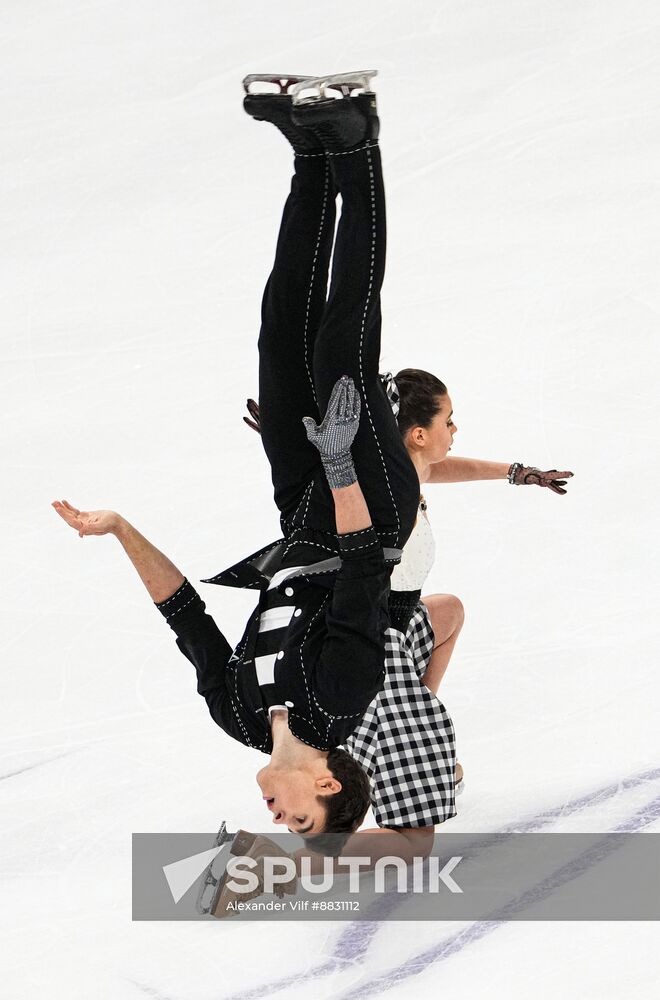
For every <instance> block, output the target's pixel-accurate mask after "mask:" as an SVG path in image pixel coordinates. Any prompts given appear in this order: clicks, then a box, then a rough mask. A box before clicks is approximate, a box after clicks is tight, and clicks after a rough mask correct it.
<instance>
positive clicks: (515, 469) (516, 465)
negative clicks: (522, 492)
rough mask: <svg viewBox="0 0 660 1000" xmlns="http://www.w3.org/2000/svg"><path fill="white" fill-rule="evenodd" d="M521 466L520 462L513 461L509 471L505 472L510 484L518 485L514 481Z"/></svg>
mask: <svg viewBox="0 0 660 1000" xmlns="http://www.w3.org/2000/svg"><path fill="white" fill-rule="evenodd" d="M522 467H523V466H522V462H513V463H512V464H511V465H510V466H509V471H508V473H507V479H508V480H509V482H510V483H511V485H512V486H519V485H520V484H519V483H516V476H517V475H518V472H519V470H520V469H522Z"/></svg>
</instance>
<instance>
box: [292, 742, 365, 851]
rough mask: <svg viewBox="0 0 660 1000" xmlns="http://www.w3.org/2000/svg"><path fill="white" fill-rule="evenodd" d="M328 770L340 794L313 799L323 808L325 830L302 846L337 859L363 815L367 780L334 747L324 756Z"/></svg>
mask: <svg viewBox="0 0 660 1000" xmlns="http://www.w3.org/2000/svg"><path fill="white" fill-rule="evenodd" d="M328 769H329V770H330V771H332V773H333V775H334V776H335V778H336V779H337V781H340V782H341V791H340V792H336V793H335V794H334V795H318V796H317V799H316V801H317V802H319V803H320V804H321V805H323V806H324V807H325V829H324V830H323V833H319V834H317V835H316V836H315V837H306V838H305V844H306V845H307V847H311V849H312V850H313V851H317V852H318V853H319V854H325V855H327V856H328V857H337V856H338V855H339V854H341V850H342V848H343V846H344V844H345V843H346V841H347V840H348V838H349V837H350V835H351V834H352V833H354V832H355V830H357V828H358V827H359V826H360V824H361V823H362V820H363V819H364V817H365V816H366V814H367V809H368V808H369V779H368V777H367V776H366V774H365V773H364V771H363V770H362V768H361V767H360V765H359V764H358V762H357V761H356V760H354V759H353V757H351V755H350V754H349V753H347V752H346V751H345V750H340V749H339V748H338V747H337V748H336V749H334V750H331V751H330V753H329V754H328Z"/></svg>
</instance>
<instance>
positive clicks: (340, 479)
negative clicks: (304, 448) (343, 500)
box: [302, 375, 361, 490]
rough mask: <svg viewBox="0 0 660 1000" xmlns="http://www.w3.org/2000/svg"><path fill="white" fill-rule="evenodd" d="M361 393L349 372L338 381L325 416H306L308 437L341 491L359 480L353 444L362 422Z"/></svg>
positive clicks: (332, 482) (332, 483) (330, 481)
mask: <svg viewBox="0 0 660 1000" xmlns="http://www.w3.org/2000/svg"><path fill="white" fill-rule="evenodd" d="M360 405H361V404H360V393H359V392H358V391H357V389H356V388H355V383H354V382H353V379H352V378H349V377H348V375H342V377H341V378H340V379H339V380H338V381H337V382H336V383H335V385H334V388H333V390H332V392H331V394H330V400H329V402H328V408H327V410H326V411H325V417H324V418H323V421H322V422H321V423H320V424H318V425H317V424H316V423H315V422H314V420H312V418H311V417H303V418H302V419H303V424H304V425H305V430H306V432H307V437H308V438H309V440H310V441H311V442H312V444H313V445H314V446H315V447H316V448H318V450H319V454H320V455H321V461H322V462H323V468H324V469H325V474H326V477H327V480H328V485H329V486H330V489H333V490H339V489H342V488H343V487H344V486H350V485H351V484H352V483H354V482H356V481H357V476H356V474H355V466H354V465H353V458H352V456H351V445H352V444H353V439H354V438H355V435H356V434H357V429H358V426H359V424H360Z"/></svg>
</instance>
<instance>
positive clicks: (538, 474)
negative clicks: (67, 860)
mask: <svg viewBox="0 0 660 1000" xmlns="http://www.w3.org/2000/svg"><path fill="white" fill-rule="evenodd" d="M572 476H573V473H572V472H559V471H558V470H557V469H549V470H548V471H547V472H543V471H542V470H541V469H535V468H534V466H531V465H522V464H521V463H520V462H514V463H513V465H511V466H510V467H509V476H508V479H509V482H510V483H512V484H513V485H514V486H547V488H548V489H550V490H552V492H553V493H559V494H560V495H562V496H563V495H564V494H565V493H566V490H565V489H564V486H566V480H567V479H571V477H572Z"/></svg>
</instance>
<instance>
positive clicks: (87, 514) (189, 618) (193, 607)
mask: <svg viewBox="0 0 660 1000" xmlns="http://www.w3.org/2000/svg"><path fill="white" fill-rule="evenodd" d="M52 506H53V507H54V508H55V510H56V511H57V513H58V514H59V515H60V517H61V518H62V519H63V520H64V521H66V523H67V524H68V525H70V526H71V527H72V528H74V529H75V530H76V531H77V532H78V534H79V536H80V537H81V538H84V537H85V535H115V537H116V538H117V539H118V540H119V542H120V543H121V545H122V547H123V549H124V551H125V552H126V555H127V556H128V558H129V559H130V560H131V562H132V563H133V565H134V566H135V569H136V570H137V572H138V574H139V576H140V579H141V580H142V582H143V584H144V585H145V587H146V588H147V590H148V592H149V596H150V597H151V599H152V601H154V602H155V603H156V605H157V606H158V610H159V611H160V613H161V614H162V616H163V617H164V618H165V620H166V621H167V623H168V625H169V626H170V628H171V629H172V631H173V632H174V634H175V635H176V644H177V646H178V647H179V649H180V650H181V652H182V653H183V655H184V656H185V657H186V659H187V660H189V661H190V662H191V663H192V665H193V666H194V668H195V672H196V674H197V691H198V693H199V694H201V695H202V697H203V698H204V699H205V701H206V703H207V705H208V708H209V711H210V713H211V716H212V718H213V720H214V722H216V723H217V725H218V726H220V727H221V729H224V730H225V732H227V733H229V735H230V736H237V734H236V722H235V719H234V714H233V710H232V707H231V700H230V698H229V696H228V693H227V689H226V684H225V667H226V665H227V663H228V661H229V658H230V656H231V646H230V645H229V643H228V642H227V640H226V639H225V637H224V636H223V634H222V632H221V631H220V630H219V628H218V626H217V625H216V623H215V622H214V621H213V619H212V618H211V616H210V615H208V614H206V613H205V604H204V602H203V601H202V599H201V597H200V596H199V594H198V593H197V591H196V590H195V588H194V587H193V586H192V585H191V584H190V583H189V581H188V580H187V579H186V578H185V577H184V575H183V573H181V571H180V570H179V569H177V567H176V566H175V565H174V563H173V562H172V561H171V560H170V559H168V558H167V556H166V555H164V554H163V553H162V552H160V551H159V550H158V549H157V548H156V546H155V545H152V544H151V542H150V541H148V539H146V538H145V537H144V535H141V534H140V532H139V531H138V530H137V528H134V527H133V525H132V524H130V523H129V522H128V521H127V520H126V519H125V518H124V517H121V515H120V514H117V513H116V511H113V510H93V511H84V510H78V508H77V507H74V506H72V504H70V503H69V502H68V501H67V500H62V501H60V500H56V501H55V502H54V503H53V505H52ZM237 738H240V737H237Z"/></svg>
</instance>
